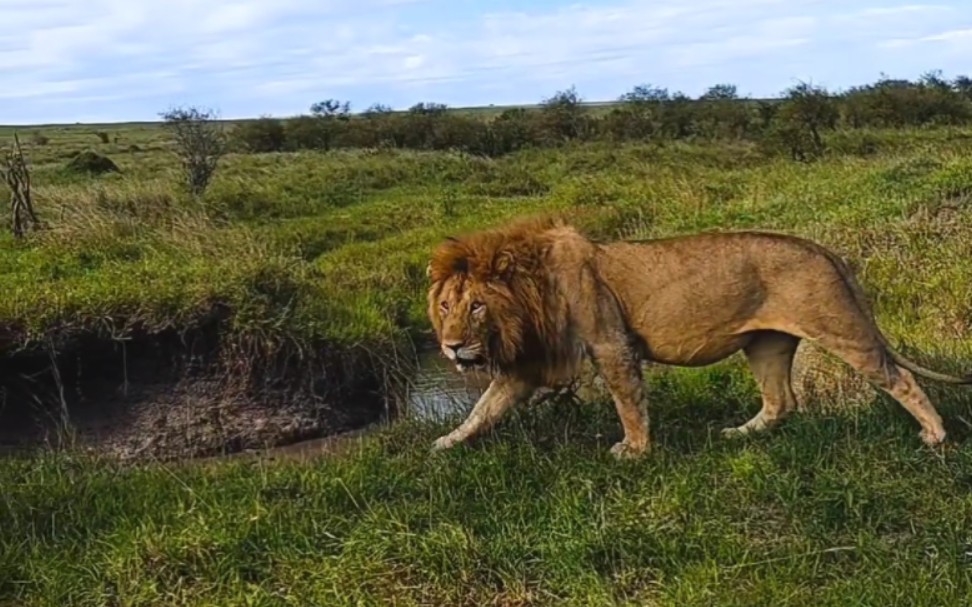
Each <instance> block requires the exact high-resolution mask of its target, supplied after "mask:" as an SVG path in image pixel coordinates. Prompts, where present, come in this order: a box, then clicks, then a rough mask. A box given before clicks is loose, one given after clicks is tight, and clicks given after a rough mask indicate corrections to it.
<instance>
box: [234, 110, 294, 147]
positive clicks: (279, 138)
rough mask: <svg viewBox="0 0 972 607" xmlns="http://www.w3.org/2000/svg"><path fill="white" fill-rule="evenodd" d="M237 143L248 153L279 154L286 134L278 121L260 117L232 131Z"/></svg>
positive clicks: (284, 142)
mask: <svg viewBox="0 0 972 607" xmlns="http://www.w3.org/2000/svg"><path fill="white" fill-rule="evenodd" d="M233 136H234V138H235V139H236V141H237V143H239V145H240V146H242V147H243V149H245V150H246V151H248V152H253V153H257V154H259V153H266V152H279V151H281V150H282V149H284V145H285V144H286V143H287V132H286V130H285V129H284V125H283V123H282V122H281V121H280V120H277V119H276V118H271V117H269V116H261V117H260V118H257V119H256V120H250V121H247V122H244V123H242V124H240V125H238V126H237V127H236V128H235V129H234V130H233Z"/></svg>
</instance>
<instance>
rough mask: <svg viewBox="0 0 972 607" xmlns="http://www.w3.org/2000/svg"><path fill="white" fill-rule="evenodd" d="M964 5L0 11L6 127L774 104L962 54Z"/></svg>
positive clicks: (43, 3) (19, 0) (278, 3)
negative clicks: (194, 115) (568, 101)
mask: <svg viewBox="0 0 972 607" xmlns="http://www.w3.org/2000/svg"><path fill="white" fill-rule="evenodd" d="M960 1H964V0H936V2H935V3H923V2H921V1H920V0H912V1H911V3H910V4H901V3H900V2H899V1H898V0H872V2H873V4H872V5H871V6H866V7H864V8H859V5H858V7H853V8H849V7H848V5H846V4H844V3H842V2H841V1H840V0H807V1H803V2H792V1H787V0H695V1H694V2H689V1H686V0H608V2H609V3H600V4H592V3H589V4H572V5H569V6H562V7H560V8H550V7H549V6H548V7H546V8H525V9H522V10H516V11H496V10H492V9H491V8H490V5H489V2H488V1H487V0H469V1H463V2H457V1H456V0H319V1H315V0H207V1H206V2H198V0H170V1H169V2H167V3H161V2H156V1H155V0H89V2H85V3H80V2H76V1H75V0H34V2H36V3H34V2H32V1H31V0H0V15H3V20H4V25H5V26H6V27H5V33H4V34H3V37H2V38H0V81H3V82H4V83H5V89H4V90H3V91H2V92H0V121H4V120H6V119H7V118H6V116H7V115H8V114H12V115H17V112H18V111H19V110H18V109H17V108H16V107H15V101H14V100H16V102H17V103H20V102H21V101H22V100H25V99H37V100H41V99H43V100H44V102H45V104H46V105H47V106H50V107H55V106H56V105H57V104H58V103H60V104H61V105H63V106H64V107H71V108H74V109H73V110H71V111H78V108H79V104H81V103H82V102H91V103H94V102H95V101H92V100H97V99H102V100H107V99H112V100H116V101H117V100H119V99H123V98H126V97H127V98H130V99H135V98H138V97H141V98H145V99H149V98H151V99H152V106H151V107H148V108H142V109H141V110H140V113H141V115H142V116H146V115H147V116H149V117H152V116H154V114H155V112H156V111H157V108H156V105H158V104H159V103H163V102H164V103H165V104H168V103H170V102H180V101H181V99H179V98H177V97H176V95H183V96H185V97H186V98H187V99H190V100H193V101H198V102H200V103H205V104H207V105H215V106H223V107H232V108H244V107H245V108H248V109H246V110H243V109H238V110H235V111H236V112H244V111H245V112H246V113H248V114H250V115H254V114H257V113H263V112H272V113H275V114H279V113H286V112H290V111H303V110H304V109H305V108H306V107H308V106H309V104H310V103H311V102H312V101H314V100H316V99H317V98H319V97H321V98H322V97H339V98H344V99H346V98H352V96H354V102H355V103H354V105H355V107H356V108H358V109H361V108H363V107H364V106H366V105H368V104H369V103H371V102H372V101H382V102H385V103H388V102H389V101H390V100H393V99H397V100H398V101H397V105H399V106H401V105H405V104H409V103H412V102H414V101H418V100H420V99H424V100H436V101H445V102H447V103H451V104H452V103H454V101H453V100H454V99H455V100H459V99H463V100H467V102H476V101H479V102H488V101H497V102H501V100H500V99H489V98H480V99H478V100H474V99H472V97H474V95H475V94H479V95H482V96H483V97H486V96H487V95H488V96H492V95H493V93H494V92H495V93H496V94H497V95H500V97H503V98H504V99H507V98H509V99H512V98H513V97H515V98H516V99H517V100H527V99H532V100H534V101H537V100H539V99H540V96H539V94H538V92H539V91H540V90H541V89H543V94H549V93H552V92H553V90H554V89H553V87H557V88H564V87H567V86H569V85H570V84H574V83H584V84H585V85H587V84H592V83H600V86H601V90H602V91H604V90H607V87H608V86H610V87H611V89H612V90H611V91H610V94H609V96H616V95H619V94H621V93H623V92H624V91H625V90H628V89H629V88H630V87H631V86H633V85H635V84H639V83H643V82H652V83H655V84H659V85H661V86H667V87H669V88H672V89H676V88H681V89H683V90H686V92H688V93H690V94H697V93H699V92H701V91H702V90H704V89H705V88H706V87H707V86H708V85H711V84H713V83H714V82H717V81H735V82H739V83H740V84H741V85H743V86H742V87H741V88H749V87H750V86H754V85H760V86H763V87H764V88H765V87H775V90H779V85H780V84H785V81H787V80H788V79H790V78H792V77H794V76H795V75H796V74H795V73H794V71H795V70H796V69H799V70H800V71H801V73H806V72H818V73H810V74H809V75H810V76H812V77H815V78H818V77H828V76H829V77H833V76H834V75H835V74H839V73H846V71H847V69H849V68H848V67H847V65H848V62H847V61H844V60H842V59H839V58H838V59H837V63H838V64H837V65H835V64H834V63H835V62H834V60H833V59H834V56H835V54H836V55H837V56H838V57H839V55H840V53H839V52H838V51H835V50H834V48H835V46H834V41H838V42H841V41H842V42H843V43H846V44H852V45H854V44H856V45H860V44H864V43H866V44H867V45H869V47H870V48H872V49H879V48H885V49H887V48H893V47H895V46H898V47H908V46H913V45H917V44H920V45H922V46H923V47H930V46H934V45H939V46H942V47H945V48H948V49H952V50H955V49H969V45H970V42H969V40H970V35H969V32H970V31H972V29H965V28H972V19H969V18H968V17H969V15H968V14H967V13H968V11H964V12H963V11H961V10H960V9H957V8H956V7H957V6H960V5H959V4H957V3H958V2H960ZM524 6H529V5H527V4H526V3H524ZM963 16H964V17H965V22H962V19H961V18H962V17H963ZM882 45H883V47H882ZM857 48H859V46H858V47H857ZM889 52H890V51H889ZM818 58H820V59H818ZM828 58H829V59H828ZM849 63H853V62H849ZM757 66H758V67H757ZM928 67H929V68H934V67H942V66H940V65H934V64H933V63H932V64H930V65H929V66H928ZM769 68H771V70H772V71H771V70H770V69H769ZM879 69H884V66H881V67H878V68H875V69H874V71H878V70H879ZM841 70H843V71H841ZM819 71H823V72H824V73H823V74H821V73H819ZM749 81H751V82H752V83H750V82H749ZM9 83H13V85H14V86H10V85H9ZM770 83H771V84H770ZM11 89H13V90H11ZM579 89H580V91H581V93H582V94H585V90H584V86H579ZM474 92H475V93H474ZM764 92H765V91H764ZM599 95H600V96H601V97H602V98H603V97H604V96H605V94H604V93H603V92H602V93H599ZM585 96H586V95H585ZM4 99H7V100H11V101H10V102H9V103H8V102H4V101H3V100H4ZM145 103H146V104H147V103H149V102H148V101H146V102H145ZM460 103H461V101H460ZM72 104H74V105H72ZM21 105H22V104H21ZM250 108H259V109H250ZM66 111H67V110H66ZM84 111H85V112H88V111H89V110H88V109H87V108H85V110H84ZM226 113H227V114H229V113H232V112H226Z"/></svg>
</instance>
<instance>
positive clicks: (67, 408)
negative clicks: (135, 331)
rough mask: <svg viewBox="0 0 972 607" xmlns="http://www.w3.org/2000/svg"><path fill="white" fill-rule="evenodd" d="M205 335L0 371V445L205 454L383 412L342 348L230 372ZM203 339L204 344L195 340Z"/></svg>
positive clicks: (270, 442) (301, 436)
mask: <svg viewBox="0 0 972 607" xmlns="http://www.w3.org/2000/svg"><path fill="white" fill-rule="evenodd" d="M212 340H213V337H212V335H210V336H200V335H196V336H195V338H194V339H190V340H188V342H187V340H185V339H184V338H183V337H177V336H174V335H169V336H163V337H157V336H156V337H152V338H146V337H142V338H139V339H137V340H133V341H130V342H125V343H121V342H108V341H105V340H96V339H91V340H86V341H84V342H83V343H79V344H75V345H74V347H72V348H70V349H68V350H67V351H64V350H61V351H60V352H59V353H58V354H57V355H55V356H51V355H50V353H48V352H32V353H30V354H22V355H16V356H8V357H7V358H6V359H5V360H4V367H3V369H2V370H0V449H3V450H4V451H8V452H9V451H22V450H33V449H37V448H73V449H82V450H87V451H90V452H96V453H98V454H102V455H108V456H112V457H118V458H121V459H126V460H133V459H134V460H141V459H160V460H172V459H183V458H195V457H200V456H217V455H223V454H229V453H234V452H240V451H243V450H247V449H262V448H267V447H275V446H281V445H288V444H293V443H296V442H299V441H303V440H307V439H313V438H320V437H324V436H329V435H332V434H337V433H341V432H346V431H348V430H354V429H357V428H361V427H363V426H366V425H368V424H371V423H375V422H376V421H380V420H382V419H384V418H386V417H387V416H389V415H393V414H394V411H393V410H391V405H390V403H388V402H386V399H385V397H384V394H385V388H386V386H385V385H384V384H383V382H382V380H381V378H380V377H378V376H377V374H375V373H367V372H365V371H364V370H365V369H373V368H374V366H373V365H370V364H365V363H364V361H362V362H361V363H360V364H357V365H355V361H354V360H353V358H354V357H353V356H348V355H346V354H345V355H344V356H341V357H336V360H335V361H324V360H321V361H316V364H315V365H310V364H306V363H305V364H303V365H301V366H298V367H294V368H292V369H290V370H289V371H288V372H287V373H286V374H284V373H281V372H280V371H279V369H276V370H274V371H273V373H270V372H269V371H267V372H265V375H264V376H263V377H258V378H257V379H256V380H254V379H253V378H250V380H248V381H239V377H234V375H233V374H232V373H229V372H228V371H227V367H226V366H225V365H220V364H217V363H216V362H215V361H214V357H215V352H216V350H217V348H216V347H215V346H214V344H213V343H212ZM207 342H208V343H207Z"/></svg>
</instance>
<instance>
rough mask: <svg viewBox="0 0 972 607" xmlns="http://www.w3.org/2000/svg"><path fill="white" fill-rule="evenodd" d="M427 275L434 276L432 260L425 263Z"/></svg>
mask: <svg viewBox="0 0 972 607" xmlns="http://www.w3.org/2000/svg"><path fill="white" fill-rule="evenodd" d="M425 277H426V278H432V262H431V261H429V263H427V264H425Z"/></svg>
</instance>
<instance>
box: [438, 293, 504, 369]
mask: <svg viewBox="0 0 972 607" xmlns="http://www.w3.org/2000/svg"><path fill="white" fill-rule="evenodd" d="M494 290H495V288H493V287H491V286H490V285H487V284H483V283H477V282H476V281H473V280H470V279H468V278H465V277H462V276H459V275H456V276H451V277H449V278H447V279H446V280H445V281H443V282H442V283H440V284H438V285H433V288H432V289H431V290H430V291H429V315H430V317H431V318H432V321H433V323H432V324H433V326H434V327H435V330H436V334H437V336H438V339H439V347H440V348H441V350H442V354H444V355H445V356H446V358H448V359H449V360H450V361H452V362H453V363H454V364H455V365H456V368H457V369H459V370H460V371H463V372H465V371H468V370H469V369H473V368H481V367H484V366H486V365H487V364H488V363H489V362H490V361H491V360H492V358H493V345H494V344H493V343H492V342H493V341H494V340H493V336H494V335H495V334H496V321H497V318H496V316H495V312H496V310H494V309H492V308H493V305H491V304H495V299H496V298H495V295H496V294H495V292H493V291H494Z"/></svg>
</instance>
